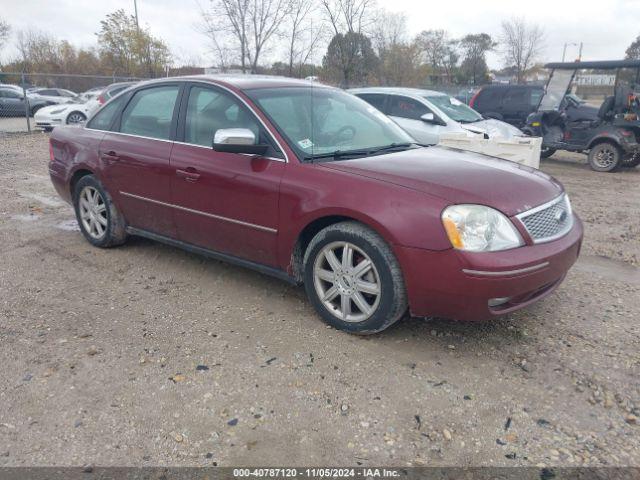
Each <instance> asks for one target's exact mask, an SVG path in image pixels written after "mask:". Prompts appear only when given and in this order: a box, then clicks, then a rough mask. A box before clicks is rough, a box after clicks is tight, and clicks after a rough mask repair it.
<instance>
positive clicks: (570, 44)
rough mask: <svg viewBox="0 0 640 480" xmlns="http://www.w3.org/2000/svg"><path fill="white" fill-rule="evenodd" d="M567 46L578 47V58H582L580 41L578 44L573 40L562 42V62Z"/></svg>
mask: <svg viewBox="0 0 640 480" xmlns="http://www.w3.org/2000/svg"><path fill="white" fill-rule="evenodd" d="M569 46H573V47H578V46H579V47H580V53H578V60H580V59H582V42H580V44H577V43H575V42H564V48H563V49H562V61H563V62H564V59H565V57H566V55H567V47H569Z"/></svg>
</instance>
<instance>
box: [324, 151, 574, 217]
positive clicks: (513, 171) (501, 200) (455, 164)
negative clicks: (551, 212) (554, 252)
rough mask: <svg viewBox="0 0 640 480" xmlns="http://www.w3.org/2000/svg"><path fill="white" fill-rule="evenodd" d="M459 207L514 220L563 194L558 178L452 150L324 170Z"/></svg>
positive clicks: (369, 159)
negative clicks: (477, 208)
mask: <svg viewBox="0 0 640 480" xmlns="http://www.w3.org/2000/svg"><path fill="white" fill-rule="evenodd" d="M320 165H321V166H322V167H326V168H329V169H333V170H340V171H342V172H347V173H351V174H355V175H361V176H364V177H368V178H374V179H377V180H380V181H383V182H389V183H393V184H396V185H400V186H403V187H406V188H411V189H413V190H418V191H422V192H425V193H427V194H430V195H434V196H437V197H440V198H442V199H444V200H445V201H447V202H449V203H452V204H456V203H475V204H481V205H488V206H491V207H493V208H496V209H498V210H500V211H501V212H503V213H505V214H506V215H508V216H513V215H516V214H518V213H521V212H524V211H526V210H529V209H531V208H533V207H535V206H538V205H542V204H543V203H546V202H548V201H550V200H552V199H554V198H555V197H557V196H558V195H559V194H560V193H562V191H563V188H562V185H560V183H558V182H557V181H556V180H555V179H554V178H552V177H550V176H549V175H547V174H546V173H543V172H541V171H540V170H536V169H533V168H530V167H526V166H524V165H519V164H517V163H513V162H510V161H508V160H501V159H498V158H494V157H488V156H485V155H481V154H478V153H473V152H465V151H462V150H457V149H453V148H446V147H428V148H418V149H414V150H407V151H404V152H397V153H391V154H388V155H378V156H373V157H366V158H360V159H354V160H341V161H333V162H326V163H322V164H320Z"/></svg>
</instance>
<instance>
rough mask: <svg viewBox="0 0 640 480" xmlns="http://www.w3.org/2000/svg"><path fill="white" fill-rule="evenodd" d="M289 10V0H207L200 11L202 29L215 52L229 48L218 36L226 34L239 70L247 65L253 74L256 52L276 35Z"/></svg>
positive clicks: (263, 47)
mask: <svg viewBox="0 0 640 480" xmlns="http://www.w3.org/2000/svg"><path fill="white" fill-rule="evenodd" d="M290 10H291V0H211V9H210V10H209V11H203V12H202V13H203V14H202V17H203V18H202V23H203V25H202V29H203V30H204V31H205V32H206V33H207V35H208V36H209V38H210V39H211V40H212V45H213V48H214V50H215V51H217V52H218V53H219V54H223V53H226V49H227V48H229V46H228V43H226V42H224V41H221V39H224V35H228V36H230V37H231V38H232V39H233V44H234V45H233V46H235V48H236V51H237V54H238V55H237V56H238V60H239V61H240V66H241V68H242V71H243V72H246V71H247V67H249V68H250V69H251V72H252V73H255V72H256V71H257V69H258V63H259V61H260V55H261V54H262V53H263V52H264V50H265V48H266V47H267V45H268V43H269V41H270V40H271V39H272V38H273V37H274V36H276V35H277V33H278V31H279V29H280V28H281V26H282V23H283V22H284V20H285V18H287V16H288V15H289V12H290ZM219 35H222V37H220V36H219Z"/></svg>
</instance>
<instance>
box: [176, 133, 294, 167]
mask: <svg viewBox="0 0 640 480" xmlns="http://www.w3.org/2000/svg"><path fill="white" fill-rule="evenodd" d="M274 141H275V139H274ZM173 143H177V144H178V145H186V146H188V147H196V148H204V149H205V150H209V151H211V152H215V150H214V149H213V148H212V147H207V146H206V145H196V144H195V143H187V142H173ZM238 155H244V156H246V157H255V155H253V154H251V153H239V154H238ZM260 158H264V159H265V160H272V161H274V162H284V163H287V161H286V160H285V159H284V158H277V157H262V156H261V157H260Z"/></svg>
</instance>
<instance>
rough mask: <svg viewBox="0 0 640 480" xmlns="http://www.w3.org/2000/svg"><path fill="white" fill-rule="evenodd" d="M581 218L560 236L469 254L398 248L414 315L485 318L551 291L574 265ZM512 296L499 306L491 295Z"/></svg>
mask: <svg viewBox="0 0 640 480" xmlns="http://www.w3.org/2000/svg"><path fill="white" fill-rule="evenodd" d="M582 235H583V229H582V222H581V221H580V219H579V218H578V217H577V216H575V221H574V225H573V228H572V229H571V230H570V231H569V232H568V233H567V234H566V235H565V236H564V237H562V238H559V239H558V240H555V241H552V242H549V243H542V244H536V245H527V246H524V247H520V248H515V249H512V250H505V251H502V252H487V253H469V252H461V251H458V250H454V249H449V250H443V251H431V250H422V249H418V248H409V247H396V253H397V255H398V260H399V261H400V264H401V266H402V270H403V273H404V277H405V283H406V287H407V293H408V296H409V307H410V310H411V314H412V315H415V316H419V317H425V316H436V317H444V318H452V319H457V320H486V319H489V318H493V317H496V316H498V315H503V314H506V313H509V312H512V311H514V310H518V309H520V308H523V307H525V306H527V305H530V304H531V303H533V302H535V301H537V300H540V299H542V298H544V297H545V296H547V295H549V294H550V293H551V292H553V290H555V288H556V287H557V286H558V285H560V283H561V282H562V280H563V279H564V277H565V275H566V273H567V271H568V270H569V269H570V268H571V266H572V265H573V264H574V263H575V261H576V259H577V258H578V254H579V253H580V247H581V244H582ZM496 298H508V299H509V300H508V301H507V302H505V303H503V304H502V305H499V306H496V307H490V306H489V300H490V299H496Z"/></svg>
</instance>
